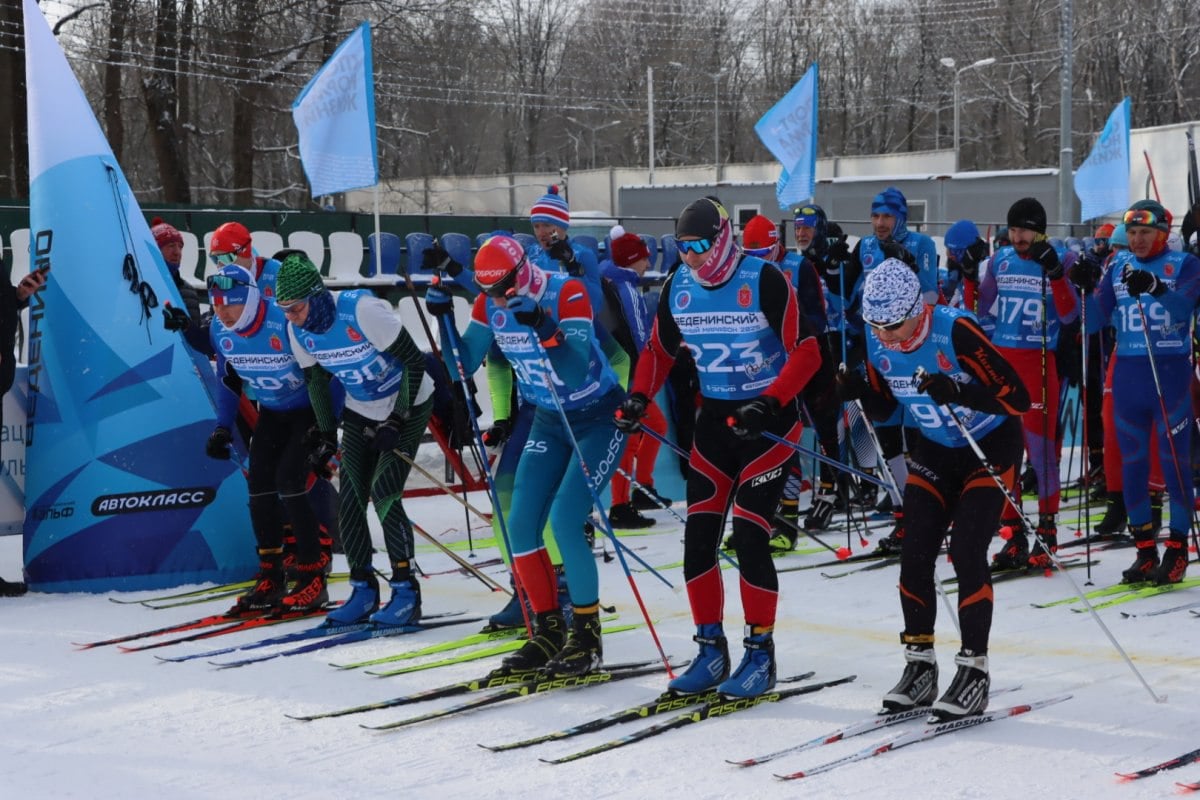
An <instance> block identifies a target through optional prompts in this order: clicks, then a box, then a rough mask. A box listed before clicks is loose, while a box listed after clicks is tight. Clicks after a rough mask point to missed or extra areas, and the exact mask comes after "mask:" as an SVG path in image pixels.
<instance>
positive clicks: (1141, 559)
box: [1121, 522, 1186, 583]
mask: <svg viewBox="0 0 1200 800" xmlns="http://www.w3.org/2000/svg"><path fill="white" fill-rule="evenodd" d="M1129 532H1130V533H1132V534H1133V541H1134V546H1135V547H1137V558H1136V559H1134V562H1133V564H1132V565H1131V566H1130V567H1129V569H1127V570H1125V571H1124V572H1122V573H1121V583H1141V582H1143V581H1149V580H1153V579H1154V573H1155V571H1156V570H1157V569H1158V545H1157V544H1156V543H1155V542H1154V528H1153V525H1152V523H1149V522H1147V523H1146V524H1145V525H1130V526H1129ZM1185 554H1186V550H1185Z"/></svg>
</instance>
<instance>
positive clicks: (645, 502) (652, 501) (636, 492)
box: [629, 483, 674, 511]
mask: <svg viewBox="0 0 1200 800" xmlns="http://www.w3.org/2000/svg"><path fill="white" fill-rule="evenodd" d="M629 501H630V503H631V504H632V505H633V507H634V508H636V509H637V510H638V511H658V510H659V509H660V508H670V506H671V503H672V502H674V501H672V500H671V498H669V497H663V496H662V495H661V494H659V493H658V492H656V491H655V490H654V484H646V483H643V484H642V485H641V486H635V487H633V491H631V492H630V493H629Z"/></svg>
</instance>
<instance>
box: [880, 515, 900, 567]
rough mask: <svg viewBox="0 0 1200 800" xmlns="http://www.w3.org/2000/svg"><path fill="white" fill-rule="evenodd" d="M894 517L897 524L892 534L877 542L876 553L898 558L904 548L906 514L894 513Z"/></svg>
mask: <svg viewBox="0 0 1200 800" xmlns="http://www.w3.org/2000/svg"><path fill="white" fill-rule="evenodd" d="M892 516H893V517H895V519H896V524H895V526H894V527H893V528H892V532H891V533H889V534H888V535H887V536H885V537H883V538H882V539H880V540H879V541H878V542H876V544H875V552H877V553H883V554H885V555H889V556H896V555H900V549H901V548H902V547H903V546H904V512H903V511H893V512H892Z"/></svg>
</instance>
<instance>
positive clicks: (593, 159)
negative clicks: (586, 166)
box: [566, 117, 621, 169]
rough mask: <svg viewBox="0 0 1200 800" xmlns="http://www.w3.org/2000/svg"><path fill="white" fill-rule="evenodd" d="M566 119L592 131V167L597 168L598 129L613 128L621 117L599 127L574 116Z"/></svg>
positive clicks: (618, 123) (619, 122)
mask: <svg viewBox="0 0 1200 800" xmlns="http://www.w3.org/2000/svg"><path fill="white" fill-rule="evenodd" d="M566 119H567V121H568V122H574V123H575V124H576V125H578V126H579V127H581V128H583V129H584V130H589V131H591V132H592V166H591V168H592V169H595V168H596V131H602V130H604V129H605V128H611V127H612V126H613V125H620V124H621V121H620V120H619V119H614V120H612V121H611V122H606V123H604V124H603V125H600V126H598V127H592V126H591V125H588V124H587V123H586V122H580V121H579V120H577V119H575V118H574V117H567V118H566Z"/></svg>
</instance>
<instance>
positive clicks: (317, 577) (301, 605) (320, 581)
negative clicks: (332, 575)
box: [275, 553, 329, 613]
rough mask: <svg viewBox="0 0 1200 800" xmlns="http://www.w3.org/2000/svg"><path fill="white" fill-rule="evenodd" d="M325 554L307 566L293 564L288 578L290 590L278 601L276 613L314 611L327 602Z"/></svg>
mask: <svg viewBox="0 0 1200 800" xmlns="http://www.w3.org/2000/svg"><path fill="white" fill-rule="evenodd" d="M328 563H329V562H328V559H327V558H326V557H325V554H324V553H322V554H321V558H319V559H317V560H316V561H313V562H310V563H307V564H299V563H297V564H293V565H292V569H291V574H290V575H289V577H290V578H291V580H292V581H293V582H294V583H293V584H292V590H291V591H290V592H288V593H287V594H285V595H284V596H283V597H282V598H281V599H280V601H279V605H278V606H276V608H275V610H276V611H278V612H289V611H290V612H301V613H307V612H309V611H316V610H317V609H318V608H320V607H321V606H323V605H325V604H326V603H328V602H329V589H328V586H327V584H326V578H325V567H326V565H327V564H328Z"/></svg>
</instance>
